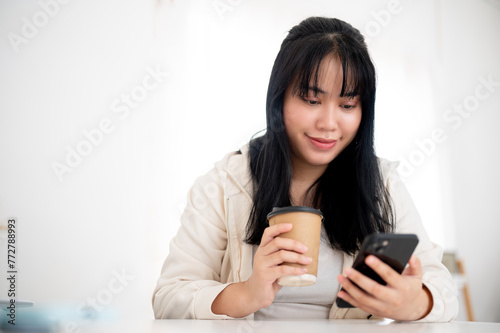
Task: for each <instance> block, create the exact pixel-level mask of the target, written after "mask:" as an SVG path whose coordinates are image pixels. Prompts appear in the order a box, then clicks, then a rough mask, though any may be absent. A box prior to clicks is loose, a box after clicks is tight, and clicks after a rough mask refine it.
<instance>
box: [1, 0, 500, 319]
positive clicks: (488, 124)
mask: <svg viewBox="0 0 500 333" xmlns="http://www.w3.org/2000/svg"><path fill="white" fill-rule="evenodd" d="M309 16H329V17H337V18H340V19H342V20H345V21H347V22H349V23H351V24H352V25H353V26H355V27H357V28H358V29H359V30H360V31H361V32H362V33H363V35H365V36H366V38H367V41H368V45H369V49H370V52H371V55H372V58H373V60H374V62H375V64H376V67H377V73H378V94H377V105H376V111H377V120H376V150H377V154H378V155H379V156H381V157H385V158H388V159H391V160H398V161H400V167H399V171H400V173H401V175H402V176H403V178H404V181H405V183H406V184H407V186H408V188H409V191H410V193H411V194H412V196H413V198H414V201H415V203H416V205H417V208H418V209H419V211H420V213H421V215H422V219H423V222H424V224H425V226H426V228H427V230H428V233H429V235H430V237H431V238H432V239H433V240H434V241H435V242H437V243H439V244H440V245H441V246H443V248H444V249H445V250H446V251H448V252H451V253H454V254H455V255H456V256H457V257H458V258H459V259H461V260H462V262H463V263H464V266H465V269H466V280H465V281H466V282H467V284H468V287H469V291H470V296H471V300H470V301H471V304H472V306H473V309H474V314H475V319H476V320H478V321H495V322H498V321H500V311H499V310H498V309H500V291H499V289H498V288H497V280H498V276H499V275H500V265H499V264H498V257H499V256H500V242H499V241H498V237H499V236H498V235H499V234H500V218H499V216H500V214H499V210H500V186H499V185H500V175H499V173H498V170H499V169H500V159H499V153H498V151H499V150H498V147H496V143H497V142H499V141H500V132H499V131H498V126H499V125H500V112H499V111H500V62H499V59H500V44H499V43H498V40H499V37H500V0H455V1H452V0H434V1H431V0H422V1H411V0H400V1H396V0H377V1H372V0H370V1H368V0H363V1H361V0H356V1H349V2H347V1H337V0H336V1H332V0H328V1H327V0H308V1H306V0H301V1H298V0H297V1H284V0H274V1H264V0H253V1H250V0H203V1H202V0H189V1H188V0H183V1H180V0H121V1H119V0H106V1H102V0H101V1H97V0H87V1H79V0H36V1H35V0H25V1H15V0H0V36H1V38H0V226H1V229H0V241H1V242H2V248H1V251H2V252H1V257H0V267H1V272H0V274H1V277H2V278H1V279H0V281H1V282H0V293H1V294H0V299H4V300H5V299H8V297H7V289H8V285H7V282H8V281H7V280H6V278H5V277H4V276H5V275H6V274H7V273H6V272H7V259H6V258H7V254H6V240H7V221H8V219H9V218H12V217H14V218H16V221H17V229H16V231H17V233H16V236H17V252H16V265H17V269H18V274H17V281H16V282H17V285H16V292H17V298H18V299H20V300H29V301H33V302H35V306H38V307H40V308H44V309H49V310H47V311H48V313H53V314H55V316H56V317H57V316H59V317H57V318H58V319H57V320H60V321H62V323H63V325H64V324H66V326H67V327H70V328H71V327H73V326H72V325H77V326H78V325H80V323H81V322H82V320H83V321H86V322H88V321H91V320H94V319H97V318H127V317H128V318H130V317H134V318H146V319H152V318H153V313H152V307H151V297H152V292H153V289H154V287H155V283H156V279H157V278H158V276H159V274H160V270H161V266H162V263H163V260H164V258H165V256H166V255H167V254H168V246H169V241H170V239H171V238H172V237H173V236H174V235H175V232H176V230H177V228H178V226H179V217H180V214H181V212H182V210H183V207H184V205H185V198H186V194H187V191H188V189H189V188H190V186H191V185H192V183H193V182H194V180H195V178H196V177H197V176H199V175H201V174H203V173H205V172H206V171H208V170H209V169H210V168H211V166H212V165H213V163H214V162H215V161H217V160H219V159H221V158H222V157H223V156H224V155H225V154H226V153H228V152H229V151H232V150H235V149H238V147H239V146H241V145H243V144H245V143H246V142H247V141H248V140H249V138H250V137H251V136H252V135H253V134H255V133H256V132H258V131H260V130H262V129H264V128H265V96H266V90H267V84H268V79H269V75H270V71H271V68H272V64H273V61H274V59H275V57H276V54H277V52H278V50H279V47H280V44H281V41H282V40H283V38H284V37H285V36H286V34H287V31H288V30H289V29H290V28H291V27H292V26H294V25H296V24H298V23H299V22H300V21H301V20H302V19H305V18H306V17H309ZM200 236H201V235H200ZM461 297H462V296H461ZM461 302H462V303H463V302H464V301H463V298H461ZM460 311H461V312H460V315H459V318H458V319H460V320H467V319H468V317H467V315H466V313H465V307H464V306H462V307H461V310H460ZM82 318H83V319H82ZM77 326H76V327H77Z"/></svg>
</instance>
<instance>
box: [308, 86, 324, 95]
mask: <svg viewBox="0 0 500 333" xmlns="http://www.w3.org/2000/svg"><path fill="white" fill-rule="evenodd" d="M308 89H309V91H312V92H313V93H314V95H318V94H323V95H324V94H326V91H324V90H323V89H320V88H319V87H318V86H309V88H308Z"/></svg>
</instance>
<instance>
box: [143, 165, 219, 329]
mask: <svg viewBox="0 0 500 333" xmlns="http://www.w3.org/2000/svg"><path fill="white" fill-rule="evenodd" d="M223 177H224V176H223V174H222V173H221V171H220V169H218V168H214V169H212V170H211V171H210V172H208V173H207V174H206V175H204V176H202V177H200V178H198V179H197V180H196V182H195V184H194V185H193V187H192V188H191V189H190V191H189V194H188V201H187V205H186V208H185V210H184V212H183V214H182V216H181V226H180V228H179V230H178V232H177V234H176V236H175V237H174V238H173V239H172V241H171V242H170V249H169V254H168V256H167V258H166V260H165V262H164V264H163V267H162V271H161V275H160V277H159V279H158V282H157V285H156V288H155V290H154V295H153V310H154V315H155V318H157V319H163V318H164V319H166V318H169V319H188V318H190V319H227V318H229V317H227V316H224V315H216V314H214V313H213V312H212V311H211V306H212V302H213V300H214V299H215V298H216V297H217V295H218V294H219V293H220V292H221V291H222V290H223V289H224V288H226V287H227V285H228V283H223V282H221V271H222V269H223V268H222V266H223V264H224V260H225V259H224V258H225V251H226V247H227V233H226V224H225V209H224V193H223V185H222V179H221V178H223Z"/></svg>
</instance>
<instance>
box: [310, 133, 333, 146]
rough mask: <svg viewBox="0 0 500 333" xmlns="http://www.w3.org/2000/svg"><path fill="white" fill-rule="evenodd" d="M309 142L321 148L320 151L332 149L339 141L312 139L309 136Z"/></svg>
mask: <svg viewBox="0 0 500 333" xmlns="http://www.w3.org/2000/svg"><path fill="white" fill-rule="evenodd" d="M308 138H309V140H310V141H311V143H312V144H313V145H314V146H315V147H317V148H319V149H332V148H333V147H334V146H335V144H336V143H337V140H327V139H322V138H312V137H310V136H308Z"/></svg>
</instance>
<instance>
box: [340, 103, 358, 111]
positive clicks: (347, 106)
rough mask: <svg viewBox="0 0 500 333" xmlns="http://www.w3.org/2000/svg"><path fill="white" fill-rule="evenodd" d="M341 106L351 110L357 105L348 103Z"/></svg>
mask: <svg viewBox="0 0 500 333" xmlns="http://www.w3.org/2000/svg"><path fill="white" fill-rule="evenodd" d="M341 106H342V108H343V109H345V110H351V109H354V108H355V107H356V105H348V104H345V105H341Z"/></svg>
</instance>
